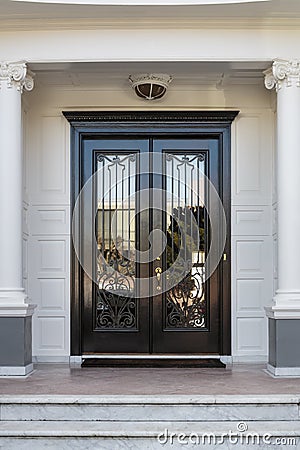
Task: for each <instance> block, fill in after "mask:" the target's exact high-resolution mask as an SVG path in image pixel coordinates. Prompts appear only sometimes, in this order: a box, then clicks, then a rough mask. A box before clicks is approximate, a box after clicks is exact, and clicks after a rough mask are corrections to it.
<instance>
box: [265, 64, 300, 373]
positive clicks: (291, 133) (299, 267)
mask: <svg viewBox="0 0 300 450" xmlns="http://www.w3.org/2000/svg"><path fill="white" fill-rule="evenodd" d="M265 75H266V77H265V86H266V87H267V89H273V88H276V91H277V149H276V152H277V157H276V172H277V211H278V218H277V234H278V289H277V291H276V293H275V297H274V299H273V305H272V307H270V308H267V309H266V310H267V315H268V317H269V319H275V320H273V321H272V320H271V321H270V322H269V324H270V328H269V331H270V336H271V339H274V340H275V341H276V342H275V343H274V345H275V354H274V358H273V360H274V361H275V366H276V367H281V368H283V367H285V369H284V370H286V369H287V367H290V368H291V367H293V368H294V369H293V371H290V372H291V373H292V372H293V373H295V370H296V367H298V369H299V373H300V359H299V356H300V355H298V356H295V351H294V350H295V345H296V346H299V344H298V342H295V343H294V345H293V340H295V339H296V340H298V338H300V332H299V335H297V331H296V329H297V328H299V330H300V321H299V322H298V320H299V319H300V61H297V60H291V61H287V60H281V59H277V60H275V61H274V63H273V66H272V68H271V69H269V70H268V71H266V72H265ZM287 319H294V321H290V320H288V321H287ZM296 321H297V322H296ZM293 327H294V328H295V330H294V331H293V333H292V332H291V330H292V329H293ZM280 330H281V331H280ZM288 330H290V331H288ZM291 333H292V334H293V336H292V334H291ZM295 333H296V334H295ZM289 334H291V336H290V342H288V341H289V339H288V338H287V336H288V335H289ZM283 340H286V344H287V345H286V349H285V348H284V342H283ZM272 345H273V343H272V342H270V351H271V353H272ZM278 349H280V353H281V354H279V353H278V351H279V350H278ZM284 353H285V355H284ZM296 353H297V352H296ZM293 354H294V356H293ZM288 355H290V359H289V357H288ZM291 358H294V360H292V359H291ZM297 358H298V361H296V359H297ZM280 360H281V361H286V362H285V363H284V364H283V363H282V364H279V363H278V361H280ZM274 361H273V362H274ZM298 369H297V370H298ZM284 370H281V373H282V374H284ZM273 372H274V371H273ZM277 372H278V370H277ZM297 373H298V372H297ZM277 374H280V370H279V372H278V373H277ZM286 374H287V373H286Z"/></svg>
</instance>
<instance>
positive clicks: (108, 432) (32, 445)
mask: <svg viewBox="0 0 300 450" xmlns="http://www.w3.org/2000/svg"><path fill="white" fill-rule="evenodd" d="M299 404H300V395H299V396H291V395H273V396H271V395H268V396H246V395H245V396H241V395H226V396H221V395H218V396H204V395H199V396H187V395H173V396H156V395H153V396H139V395H134V396H132V395H123V396H82V395H78V396H75V395H72V396H70V395H67V396H63V395H49V396H45V395H37V396H34V395H33V396H18V397H15V396H2V397H0V449H1V450H12V449H13V450H15V449H16V450H29V449H30V450H33V449H44V448H45V449H51V450H54V449H55V450H64V449H80V450H83V449H88V450H89V449H93V450H102V449H103V450H106V449H107V450H119V449H138V450H143V449H145V450H148V449H183V448H210V449H214V448H221V447H222V446H223V448H226V449H227V448H232V449H243V448H249V449H250V448H253V449H254V448H277V449H280V448H282V449H289V448H291V449H300V417H299ZM158 436H159V439H158ZM166 436H168V438H166Z"/></svg>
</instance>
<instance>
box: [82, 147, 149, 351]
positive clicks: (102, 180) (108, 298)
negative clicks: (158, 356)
mask: <svg viewBox="0 0 300 450" xmlns="http://www.w3.org/2000/svg"><path fill="white" fill-rule="evenodd" d="M141 155H145V158H141ZM148 159H149V140H137V139H131V140H129V139H118V140H116V139H112V140H109V139H101V140H100V139H86V140H85V141H84V143H83V146H82V155H81V166H82V186H84V185H86V186H87V188H86V189H85V191H86V192H85V191H84V193H83V196H82V217H83V218H82V220H81V222H82V223H81V233H82V237H83V238H82V255H83V256H82V258H81V262H82V263H83V267H85V268H90V270H81V286H82V288H81V302H82V305H83V308H82V328H83V341H82V351H83V353H84V354H87V353H99V352H101V353H102V352H104V353H107V352H108V353H110V352H113V353H123V352H129V353H131V352H133V353H134V352H148V351H149V298H142V299H141V298H140V296H139V293H140V281H139V280H140V279H143V278H145V279H146V280H147V279H148V264H142V263H138V262H136V261H135V253H136V252H137V251H143V250H144V248H143V246H144V243H145V242H148V240H147V238H148V235H149V219H148V217H147V211H145V212H144V213H143V214H137V212H138V210H139V203H140V195H139V192H140V191H141V190H143V189H147V188H148V187H149V175H148V173H145V172H146V170H147V168H146V167H143V166H141V164H144V165H147V161H148ZM91 210H92V211H93V214H92V218H93V219H92V220H91V221H87V220H86V217H89V216H90V212H91ZM89 236H93V237H94V240H93V245H92V246H91V247H90V248H89V250H87V248H88V244H87V242H88V239H89ZM88 272H90V273H88Z"/></svg>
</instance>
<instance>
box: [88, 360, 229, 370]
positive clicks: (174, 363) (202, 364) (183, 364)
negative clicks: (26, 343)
mask: <svg viewBox="0 0 300 450" xmlns="http://www.w3.org/2000/svg"><path fill="white" fill-rule="evenodd" d="M81 367H122V368H139V367H140V368H164V367H165V368H173V367H174V368H183V369H184V368H193V369H194V368H199V369H201V368H202V369H219V368H221V369H224V368H225V367H226V365H225V364H224V363H222V362H221V361H220V360H219V359H214V358H205V359H188V358H187V359H180V358H178V359H169V358H165V359H163V358H151V359H149V358H86V359H84V360H83V362H82V364H81Z"/></svg>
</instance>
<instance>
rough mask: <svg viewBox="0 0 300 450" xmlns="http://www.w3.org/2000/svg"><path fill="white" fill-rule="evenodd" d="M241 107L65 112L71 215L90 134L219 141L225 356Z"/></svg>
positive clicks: (74, 290) (74, 269)
mask: <svg viewBox="0 0 300 450" xmlns="http://www.w3.org/2000/svg"><path fill="white" fill-rule="evenodd" d="M238 113H239V111H184V112H182V111H178V112H177V111H126V112H123V111H120V112H110V111H105V112H104V111H92V112H89V111H83V112H82V111H81V112H79V111H64V112H63V115H64V116H65V118H66V119H67V120H68V122H69V123H70V125H71V152H70V153H71V218H72V213H73V209H74V206H75V202H76V199H77V196H78V194H79V192H80V189H81V182H80V180H81V170H80V153H81V143H82V140H83V138H85V137H87V136H97V137H99V138H101V137H107V136H110V137H112V136H113V137H115V138H117V137H122V138H124V137H126V136H130V135H135V136H137V135H139V136H141V137H142V136H149V128H150V129H151V135H152V134H155V135H156V136H159V137H162V138H163V137H165V136H170V135H172V136H174V137H175V136H176V137H180V136H181V137H182V136H186V135H187V134H188V135H189V137H192V136H197V135H198V136H199V135H201V137H203V136H207V137H208V138H209V137H213V138H215V139H218V140H219V143H220V149H221V152H222V155H221V159H222V161H223V163H222V167H220V180H221V187H222V189H221V191H222V192H220V194H221V195H220V198H221V200H222V202H223V205H224V209H225V213H226V220H227V239H226V244H225V249H224V252H225V253H226V255H227V260H226V261H223V260H222V261H221V262H220V264H221V271H220V272H221V284H222V291H223V295H222V300H223V301H222V304H220V318H221V322H220V328H221V329H220V345H219V348H220V355H231V282H230V280H231V248H230V247H231V246H230V240H231V123H232V121H233V120H234V119H235V117H236V116H237V114H238ZM70 270H71V355H72V356H81V355H82V351H81V343H82V335H81V331H82V326H81V325H82V323H81V320H82V311H81V302H80V290H81V286H80V278H81V277H80V270H81V267H80V264H79V261H78V259H77V257H76V253H75V251H74V247H73V244H71V265H70Z"/></svg>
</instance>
